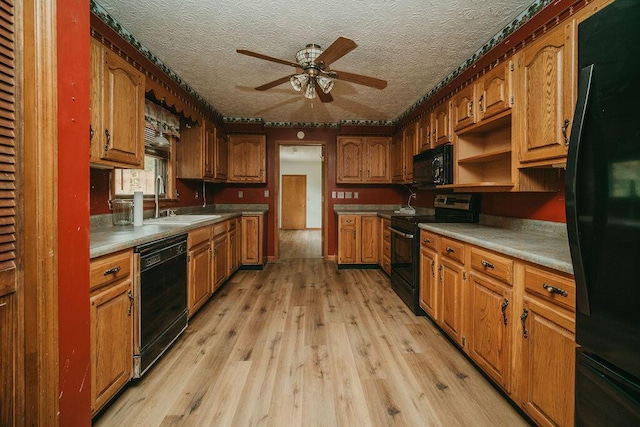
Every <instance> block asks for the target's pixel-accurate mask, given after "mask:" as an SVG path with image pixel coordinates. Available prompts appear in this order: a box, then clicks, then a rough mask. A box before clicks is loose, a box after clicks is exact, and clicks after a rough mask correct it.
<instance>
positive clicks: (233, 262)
mask: <svg viewBox="0 0 640 427" xmlns="http://www.w3.org/2000/svg"><path fill="white" fill-rule="evenodd" d="M239 235H240V225H239V220H238V218H233V219H230V220H229V238H228V239H227V243H228V246H227V258H228V261H229V262H228V264H227V265H228V267H227V276H231V275H232V274H233V273H234V272H235V271H236V270H237V269H238V268H240V244H239V241H238V239H239V238H238V236H239Z"/></svg>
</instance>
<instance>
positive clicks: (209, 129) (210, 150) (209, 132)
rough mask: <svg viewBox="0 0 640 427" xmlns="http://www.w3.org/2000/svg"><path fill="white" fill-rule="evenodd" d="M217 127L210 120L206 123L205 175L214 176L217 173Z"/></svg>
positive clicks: (207, 176)
mask: <svg viewBox="0 0 640 427" xmlns="http://www.w3.org/2000/svg"><path fill="white" fill-rule="evenodd" d="M217 142H218V141H217V138H216V128H215V126H213V125H212V124H211V123H209V122H205V125H204V156H203V160H204V167H203V172H204V173H203V176H204V177H206V178H214V177H215V175H216V143H217Z"/></svg>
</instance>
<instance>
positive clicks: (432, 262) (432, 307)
mask: <svg viewBox="0 0 640 427" xmlns="http://www.w3.org/2000/svg"><path fill="white" fill-rule="evenodd" d="M437 265H438V254H437V253H436V252H434V251H432V250H430V249H428V248H425V247H424V246H422V247H421V248H420V307H422V309H423V310H424V311H425V312H426V313H427V314H428V315H429V317H431V318H432V319H433V320H438V317H437V315H438V313H437V295H438V289H437V288H438V279H437V276H436V269H437V267H436V266H437Z"/></svg>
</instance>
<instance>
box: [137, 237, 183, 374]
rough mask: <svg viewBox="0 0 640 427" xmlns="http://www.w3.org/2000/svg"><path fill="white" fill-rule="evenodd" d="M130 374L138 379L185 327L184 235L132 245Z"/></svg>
mask: <svg viewBox="0 0 640 427" xmlns="http://www.w3.org/2000/svg"><path fill="white" fill-rule="evenodd" d="M134 252H135V255H136V261H137V271H138V274H137V280H136V286H135V296H134V298H135V309H136V318H135V322H134V325H135V326H134V358H133V361H134V367H133V377H134V378H140V377H141V376H142V375H143V374H144V373H145V372H146V371H147V370H148V369H149V368H150V367H151V365H152V364H153V363H154V362H155V361H156V360H157V359H158V358H159V357H160V356H162V354H163V353H164V352H165V351H166V350H167V349H168V348H169V346H170V345H171V344H172V343H173V342H174V341H175V340H176V339H177V338H178V336H180V334H181V333H182V332H183V331H184V330H185V329H186V327H187V235H186V234H181V235H179V236H172V237H168V238H166V239H161V240H156V241H153V242H151V243H147V244H144V245H140V246H137V247H136V248H135V251H134Z"/></svg>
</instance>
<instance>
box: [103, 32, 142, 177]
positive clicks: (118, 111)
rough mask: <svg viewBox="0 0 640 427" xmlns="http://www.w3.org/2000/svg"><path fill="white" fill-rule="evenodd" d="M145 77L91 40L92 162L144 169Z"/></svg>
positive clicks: (123, 60) (109, 165)
mask: <svg viewBox="0 0 640 427" xmlns="http://www.w3.org/2000/svg"><path fill="white" fill-rule="evenodd" d="M144 84H145V77H144V74H143V73H142V72H140V71H138V70H137V69H136V68H135V67H134V66H133V65H131V64H130V63H128V62H127V61H126V60H125V59H123V58H121V57H120V56H118V55H117V54H116V53H114V52H112V51H110V50H108V49H107V48H106V47H105V46H103V45H102V44H101V43H99V42H98V41H97V40H95V39H93V38H92V39H91V92H90V96H91V99H90V103H91V104H90V105H91V129H90V144H91V151H90V153H91V157H90V161H91V163H92V164H93V165H94V166H99V167H120V168H140V167H142V165H143V161H144V90H145V86H144Z"/></svg>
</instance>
